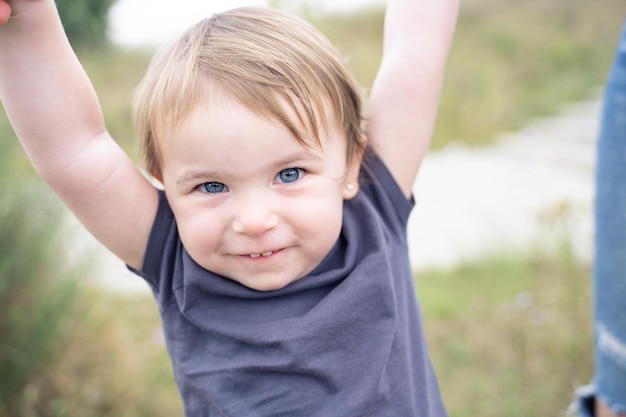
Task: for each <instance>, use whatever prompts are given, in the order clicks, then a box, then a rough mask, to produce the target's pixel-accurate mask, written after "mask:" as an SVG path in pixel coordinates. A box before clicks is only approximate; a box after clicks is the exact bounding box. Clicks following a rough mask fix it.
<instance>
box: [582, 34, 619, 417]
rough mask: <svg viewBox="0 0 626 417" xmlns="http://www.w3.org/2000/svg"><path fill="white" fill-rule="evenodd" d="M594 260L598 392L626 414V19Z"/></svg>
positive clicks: (586, 401) (611, 102) (610, 104)
mask: <svg viewBox="0 0 626 417" xmlns="http://www.w3.org/2000/svg"><path fill="white" fill-rule="evenodd" d="M595 226H596V237H595V261H594V265H593V293H594V296H593V297H594V304H593V311H594V328H595V357H594V361H595V369H594V378H593V388H592V390H593V391H592V392H589V391H588V392H587V393H585V394H586V395H582V396H581V398H582V399H581V405H582V408H583V410H581V414H582V415H583V416H587V415H592V414H591V411H592V408H591V409H589V408H588V407H589V406H592V404H593V396H594V395H595V396H597V397H599V398H601V399H602V400H603V401H604V402H605V403H606V404H607V405H608V406H609V408H611V409H612V410H613V411H614V412H621V413H626V24H625V25H624V27H623V28H622V35H621V38H620V42H619V45H618V48H617V51H616V55H615V61H614V63H613V67H612V69H611V73H610V74H609V78H608V82H607V85H606V90H605V96H604V107H603V113H602V121H601V127H600V136H599V140H598V159H597V170H596V200H595Z"/></svg>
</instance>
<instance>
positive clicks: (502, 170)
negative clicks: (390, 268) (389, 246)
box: [409, 101, 600, 269]
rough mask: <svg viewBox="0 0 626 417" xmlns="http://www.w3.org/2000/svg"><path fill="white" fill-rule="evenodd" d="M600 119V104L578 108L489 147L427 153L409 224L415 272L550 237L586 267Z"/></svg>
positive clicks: (569, 108)
mask: <svg viewBox="0 0 626 417" xmlns="http://www.w3.org/2000/svg"><path fill="white" fill-rule="evenodd" d="M599 112H600V104H599V102H598V101H590V102H584V103H577V104H575V105H570V106H567V107H566V108H565V109H564V110H563V111H562V112H561V113H560V114H559V115H558V116H556V117H552V118H547V119H542V120H537V121H536V122H534V123H531V124H530V125H529V126H528V127H527V128H526V129H524V130H523V131H521V132H517V133H514V134H510V135H506V136H504V137H502V138H501V139H500V140H499V141H498V142H497V143H496V144H495V145H493V146H489V147H485V148H480V149H468V148H465V147H463V146H450V147H448V148H447V149H444V150H443V151H440V152H433V153H430V154H429V155H428V156H427V157H426V159H425V162H424V165H423V167H422V169H421V171H420V176H419V178H418V181H417V184H416V186H415V195H416V199H417V206H416V209H415V211H414V213H413V217H412V218H411V221H410V223H409V239H410V248H411V249H410V256H411V262H412V264H413V265H414V267H415V268H418V269H424V268H429V267H433V266H435V267H439V266H450V265H454V264H455V263H457V262H459V261H462V260H465V259H471V258H474V257H478V256H484V254H485V253H487V252H490V251H498V250H503V249H508V248H520V247H521V248H525V247H528V246H529V245H539V246H543V247H545V246H548V245H550V244H553V243H554V239H553V238H554V237H555V236H554V235H555V234H560V235H561V236H563V235H564V234H566V235H567V236H568V238H569V239H571V241H572V244H573V245H574V248H575V249H576V252H577V253H578V254H579V256H582V257H584V258H586V259H589V258H590V257H591V242H592V236H593V230H592V218H591V216H592V201H593V171H594V165H595V154H596V150H595V143H596V136H597V129H598V116H599Z"/></svg>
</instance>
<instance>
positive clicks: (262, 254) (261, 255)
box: [248, 250, 274, 258]
mask: <svg viewBox="0 0 626 417" xmlns="http://www.w3.org/2000/svg"><path fill="white" fill-rule="evenodd" d="M273 253H274V251H271V250H270V251H267V252H263V253H251V254H250V255H248V256H249V257H251V258H260V257H267V256H270V255H272V254H273Z"/></svg>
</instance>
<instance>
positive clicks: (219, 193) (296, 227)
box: [162, 90, 360, 291]
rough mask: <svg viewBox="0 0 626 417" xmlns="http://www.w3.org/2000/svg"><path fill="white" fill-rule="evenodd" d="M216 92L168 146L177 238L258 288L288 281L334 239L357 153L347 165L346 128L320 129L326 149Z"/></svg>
mask: <svg viewBox="0 0 626 417" xmlns="http://www.w3.org/2000/svg"><path fill="white" fill-rule="evenodd" d="M214 93H215V94H218V95H219V98H217V99H211V100H210V101H207V102H203V103H200V105H199V106H197V107H196V108H195V109H194V110H193V111H192V112H191V114H190V115H189V117H188V118H187V119H186V120H185V121H184V122H183V124H182V126H181V128H180V129H179V130H178V131H177V132H176V134H175V135H174V137H173V138H172V139H170V140H169V141H168V143H164V144H163V145H162V150H163V155H164V158H163V184H164V187H165V190H166V194H167V197H168V200H169V203H170V205H171V207H172V210H173V212H174V215H175V217H176V221H177V224H178V230H179V233H180V237H181V240H182V242H183V244H184V246H185V248H186V250H187V251H188V253H189V254H190V255H191V257H192V258H193V259H194V260H195V261H196V262H197V263H198V264H200V265H201V266H202V267H204V268H205V269H208V270H210V271H212V272H215V273H217V274H220V275H223V276H226V277H228V278H230V279H232V280H234V281H237V282H239V283H241V284H243V285H245V286H247V287H250V288H253V289H256V290H261V291H268V290H275V289H279V288H282V287H284V286H286V285H287V284H289V283H291V282H294V281H296V280H298V279H300V278H302V277H303V276H305V275H306V274H307V273H309V272H311V271H312V270H313V269H314V268H315V267H316V266H317V265H318V264H319V263H320V262H321V261H322V259H323V258H324V257H325V256H326V255H327V254H328V253H329V251H330V250H331V249H332V247H333V245H334V244H335V242H336V240H337V238H338V236H339V232H340V229H341V224H342V211H343V200H344V199H348V198H352V197H353V196H354V195H355V194H356V192H357V189H358V184H357V180H356V178H357V174H358V165H359V162H360V161H359V158H353V159H354V160H355V162H354V163H351V166H349V167H347V166H346V139H345V135H342V134H339V133H336V132H335V133H332V134H331V135H326V134H324V133H322V134H323V135H324V136H322V138H321V142H322V145H323V150H322V149H317V148H311V149H306V148H304V147H302V146H301V145H300V144H298V142H296V140H295V138H294V137H293V136H292V134H291V133H290V132H289V130H288V129H287V128H286V127H285V126H283V125H282V124H280V123H279V122H277V121H274V120H270V119H267V118H263V117H261V116H259V115H256V114H255V113H253V112H251V111H250V110H249V109H248V108H246V107H245V106H244V105H243V104H241V103H240V102H238V101H237V100H236V99H235V98H233V97H232V96H231V95H230V94H228V93H225V92H223V91H219V90H218V91H214ZM322 131H323V130H322Z"/></svg>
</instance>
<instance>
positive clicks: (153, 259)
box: [128, 190, 179, 294]
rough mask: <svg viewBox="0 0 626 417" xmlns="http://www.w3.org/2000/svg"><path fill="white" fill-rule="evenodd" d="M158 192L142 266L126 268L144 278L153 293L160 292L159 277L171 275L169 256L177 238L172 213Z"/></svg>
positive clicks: (174, 249) (175, 245) (171, 259)
mask: <svg viewBox="0 0 626 417" xmlns="http://www.w3.org/2000/svg"><path fill="white" fill-rule="evenodd" d="M158 192H159V206H158V209H157V213H156V217H155V219H154V223H153V225H152V230H151V231H150V236H149V238H148V244H147V246H146V253H145V256H144V261H143V266H142V267H141V269H140V270H137V269H134V268H132V267H130V266H128V269H129V270H130V271H132V272H134V273H136V274H137V275H139V276H141V277H142V278H144V279H145V280H146V281H147V282H148V285H150V287H151V288H152V291H153V292H154V293H155V294H158V293H159V292H160V287H162V285H163V282H161V281H162V280H161V277H163V276H171V269H172V268H173V264H172V261H173V260H174V259H175V258H173V257H172V256H171V254H172V253H174V252H175V251H176V250H177V247H178V246H179V245H178V242H179V240H178V238H177V234H178V231H177V228H176V222H175V220H174V213H172V209H171V208H170V206H169V203H168V202H167V198H166V197H165V192H163V191H162V190H158Z"/></svg>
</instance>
